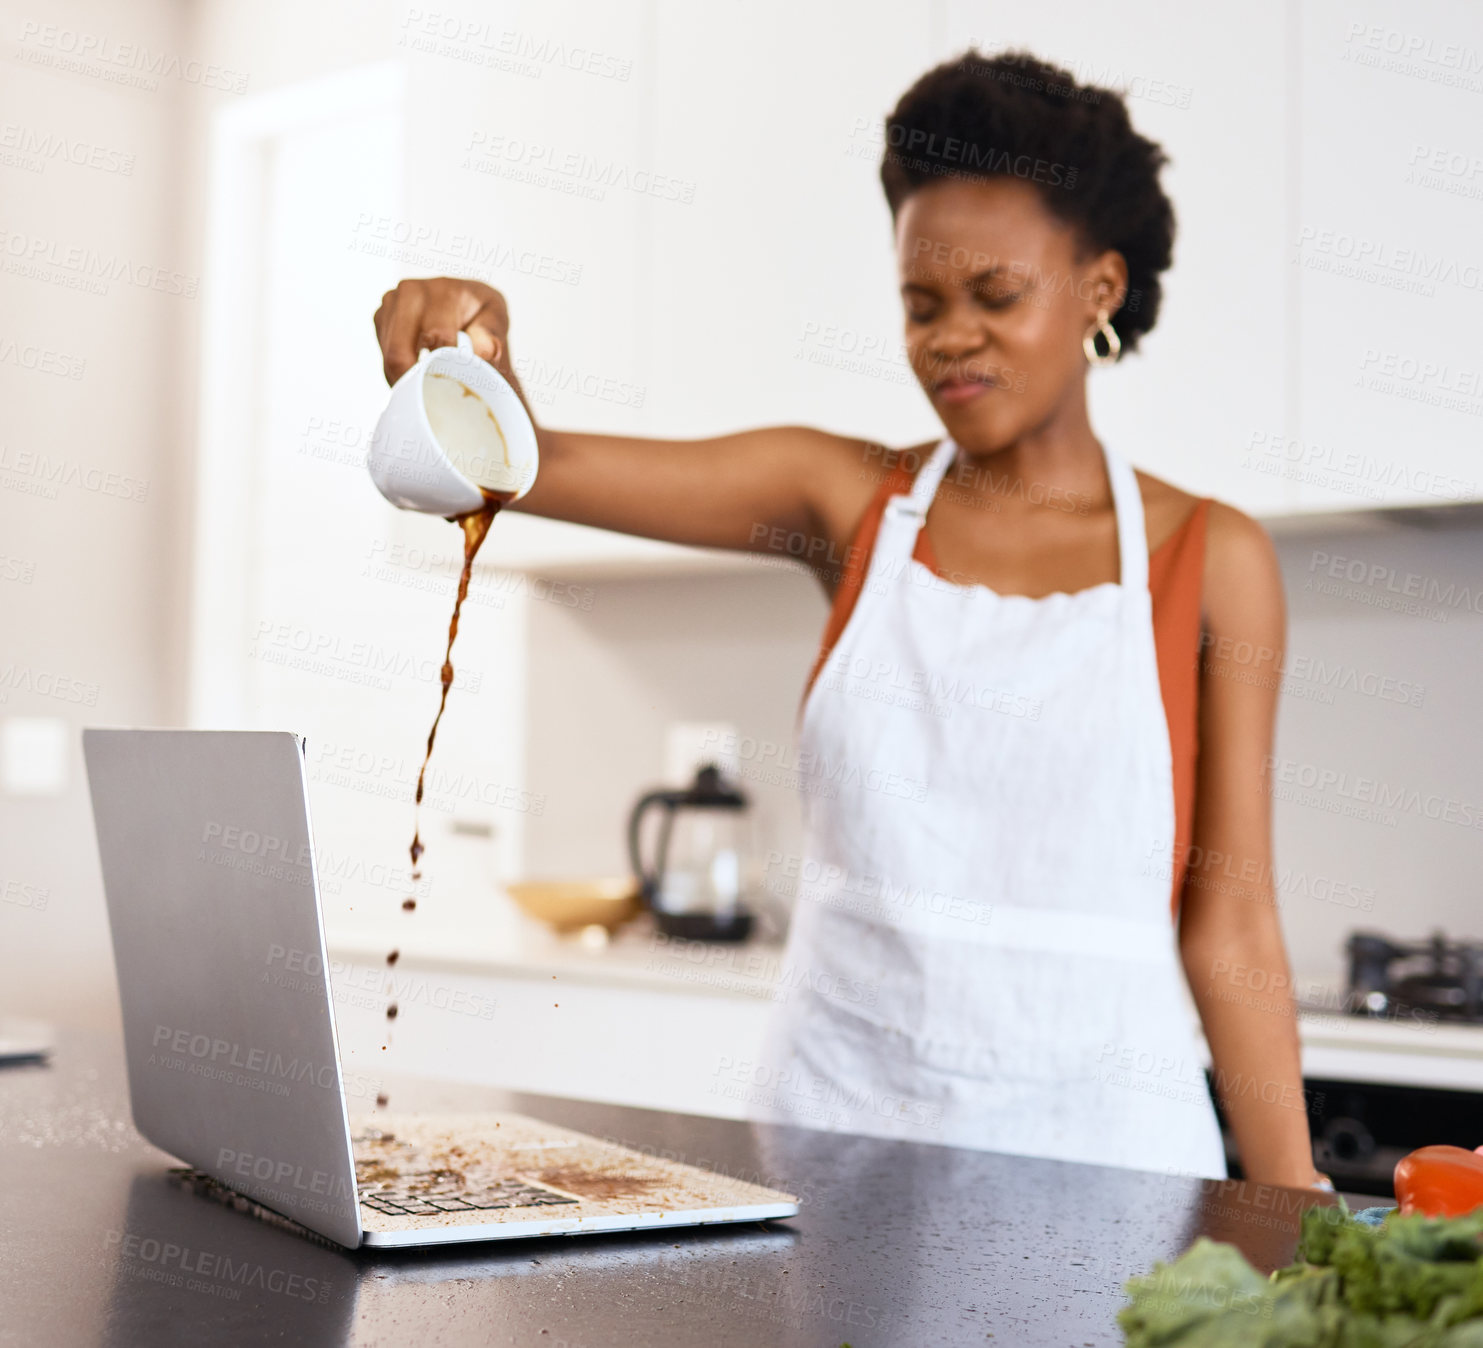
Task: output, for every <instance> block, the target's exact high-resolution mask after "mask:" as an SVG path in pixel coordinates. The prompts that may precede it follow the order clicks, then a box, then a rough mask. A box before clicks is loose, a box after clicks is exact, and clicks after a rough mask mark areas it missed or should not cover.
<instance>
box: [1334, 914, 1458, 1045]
mask: <svg viewBox="0 0 1483 1348" xmlns="http://www.w3.org/2000/svg"><path fill="white" fill-rule="evenodd" d="M1345 950H1346V951H1347V953H1348V955H1349V995H1348V996H1347V998H1346V999H1345V1005H1346V1008H1347V1009H1348V1010H1349V1012H1350V1013H1351V1014H1353V1015H1357V1016H1383V1017H1386V1018H1387V1019H1399V1018H1404V1017H1415V1018H1417V1019H1427V1020H1433V1021H1444V1020H1445V1021H1453V1022H1456V1023H1458V1024H1483V942H1480V941H1449V940H1448V939H1447V938H1446V936H1444V935H1443V934H1442V933H1441V932H1436V933H1435V934H1433V935H1432V936H1431V937H1430V938H1429V939H1428V940H1424V941H1397V940H1392V939H1391V938H1390V937H1388V936H1382V935H1381V934H1380V933H1378V932H1370V931H1356V932H1353V933H1351V935H1350V937H1349V940H1348V941H1347V942H1346V943H1345Z"/></svg>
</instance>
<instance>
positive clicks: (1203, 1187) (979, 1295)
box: [0, 1033, 1373, 1348]
mask: <svg viewBox="0 0 1483 1348" xmlns="http://www.w3.org/2000/svg"><path fill="white" fill-rule="evenodd" d="M396 1100H397V1106H398V1108H399V1109H401V1108H407V1109H421V1110H429V1111H431V1110H438V1111H441V1112H458V1111H461V1110H477V1109H484V1110H488V1109H513V1110H518V1111H520V1112H523V1113H528V1114H534V1115H536V1116H537V1117H542V1118H546V1119H548V1120H550V1121H551V1122H554V1123H559V1124H565V1125H568V1126H570V1127H574V1128H579V1129H582V1130H584V1131H586V1132H589V1133H594V1134H597V1135H598V1136H605V1137H611V1138H615V1139H617V1140H619V1141H622V1142H625V1143H627V1144H629V1145H631V1146H637V1147H640V1148H643V1149H649V1150H657V1151H659V1152H661V1153H662V1154H665V1155H669V1156H673V1157H675V1158H677V1159H680V1160H684V1161H689V1162H692V1163H694V1164H698V1165H704V1166H708V1167H710V1168H713V1169H718V1170H724V1171H727V1172H729V1173H732V1174H735V1175H738V1176H741V1177H744V1178H748V1179H754V1180H757V1181H759V1182H761V1183H765V1184H774V1185H777V1186H778V1187H781V1188H785V1189H788V1190H790V1191H791V1192H793V1193H795V1194H797V1195H799V1196H800V1197H801V1198H802V1199H803V1209H802V1212H801V1213H800V1214H799V1216H797V1217H795V1218H792V1219H790V1220H789V1221H786V1222H773V1223H754V1224H750V1225H748V1226H745V1227H734V1228H699V1229H693V1230H688V1231H687V1230H684V1229H680V1230H671V1231H658V1232H652V1233H644V1234H622V1233H620V1234H613V1235H605V1236H584V1237H576V1238H573V1237H564V1238H563V1237H558V1238H554V1239H543V1240H537V1241H511V1242H508V1243H498V1244H496V1243H490V1244H484V1245H462V1246H451V1247H450V1246H445V1247H442V1248H441V1249H439V1250H436V1251H433V1252H417V1251H391V1252H374V1253H373V1252H370V1251H360V1252H356V1253H351V1252H348V1251H337V1250H332V1249H328V1248H323V1247H321V1246H319V1245H316V1244H314V1243H312V1242H310V1241H307V1240H304V1239H301V1238H300V1237H298V1236H295V1235H292V1234H290V1233H288V1232H284V1231H280V1230H277V1229H274V1228H272V1227H269V1226H267V1225H265V1224H263V1223H261V1222H259V1221H256V1220H254V1219H253V1218H251V1217H248V1216H245V1215H242V1214H240V1213H237V1212H234V1211H232V1210H230V1209H228V1208H225V1207H222V1206H219V1205H217V1204H214V1203H211V1202H209V1201H207V1200H205V1199H202V1198H198V1197H196V1196H194V1195H192V1194H190V1193H187V1192H184V1191H183V1190H181V1189H179V1188H177V1187H176V1186H175V1185H174V1184H172V1183H171V1182H170V1181H168V1180H167V1179H166V1178H165V1171H166V1169H167V1167H169V1166H171V1165H174V1164H177V1163H176V1162H175V1161H174V1160H173V1159H171V1158H169V1157H167V1156H166V1155H165V1154H164V1153H163V1152H160V1151H158V1150H156V1149H155V1148H154V1147H151V1146H150V1145H149V1144H148V1143H146V1142H144V1141H143V1140H142V1139H141V1138H140V1137H139V1136H138V1134H136V1133H135V1132H134V1130H133V1127H132V1125H131V1124H130V1122H129V1116H128V1107H127V1101H126V1096H125V1091H124V1083H123V1050H122V1043H121V1041H120V1040H119V1039H117V1038H115V1037H113V1036H110V1035H106V1034H98V1033H93V1034H80V1033H74V1034H64V1035H63V1036H62V1038H61V1041H60V1047H59V1049H58V1051H57V1053H56V1056H55V1058H54V1059H53V1061H52V1063H51V1064H50V1065H47V1066H17V1067H6V1068H0V1194H3V1195H4V1222H3V1231H0V1307H3V1309H0V1344H4V1345H10V1344H17V1345H21V1344H24V1345H31V1344H37V1343H58V1344H103V1345H134V1344H139V1345H149V1346H150V1348H154V1346H155V1345H161V1344H172V1343H180V1344H202V1343H211V1344H233V1343H263V1342H269V1341H271V1342H274V1343H284V1344H311V1345H316V1348H318V1346H321V1345H324V1346H327V1345H336V1344H352V1343H354V1344H375V1345H399V1344H413V1343H415V1344H418V1345H460V1344H519V1345H524V1344H532V1345H540V1348H607V1346H608V1345H621V1344H645V1345H650V1344H665V1345H671V1344H674V1345H688V1344H696V1345H705V1346H706V1348H725V1346H726V1345H742V1344H745V1345H759V1344H788V1345H800V1346H801V1345H819V1346H820V1348H838V1346H839V1345H840V1344H844V1343H848V1344H850V1345H852V1346H853V1348H875V1346H876V1345H888V1344H890V1345H895V1344H959V1343H962V1344H985V1343H990V1344H993V1343H998V1344H1005V1345H1016V1346H1018V1345H1028V1344H1057V1345H1069V1346H1070V1348H1077V1346H1078V1345H1089V1344H1115V1343H1118V1342H1120V1341H1121V1335H1120V1334H1119V1332H1118V1329H1117V1324H1116V1320H1115V1318H1114V1317H1115V1315H1116V1312H1117V1309H1118V1307H1119V1306H1120V1305H1122V1304H1123V1294H1122V1283H1123V1280H1124V1279H1126V1278H1128V1277H1131V1276H1132V1275H1134V1274H1136V1273H1141V1272H1144V1271H1146V1270H1147V1269H1148V1268H1149V1267H1150V1266H1151V1265H1152V1262H1153V1260H1154V1259H1156V1258H1172V1257H1173V1256H1174V1255H1176V1254H1177V1253H1178V1252H1179V1251H1181V1250H1182V1249H1184V1248H1185V1247H1186V1246H1187V1245H1188V1244H1189V1243H1190V1241H1191V1240H1193V1239H1194V1237H1195V1236H1196V1235H1198V1234H1202V1233H1203V1234H1205V1235H1208V1236H1210V1237H1212V1238H1214V1239H1217V1240H1228V1241H1232V1242H1234V1243H1235V1244H1236V1245H1238V1246H1239V1247H1240V1248H1241V1249H1242V1250H1243V1251H1244V1252H1245V1253H1246V1255H1247V1257H1248V1258H1250V1259H1251V1260H1252V1262H1253V1263H1255V1264H1256V1265H1257V1266H1258V1267H1259V1268H1261V1269H1263V1270H1264V1271H1266V1270H1269V1269H1272V1268H1275V1267H1278V1266H1280V1265H1282V1264H1284V1263H1287V1262H1289V1260H1290V1259H1291V1255H1292V1250H1293V1245H1294V1242H1295V1240H1296V1237H1297V1216H1298V1214H1299V1213H1300V1212H1301V1211H1302V1210H1303V1208H1305V1207H1306V1206H1309V1205H1310V1204H1312V1203H1314V1202H1318V1201H1323V1199H1322V1196H1321V1195H1318V1194H1314V1193H1308V1192H1304V1191H1298V1190H1286V1189H1275V1188H1272V1187H1269V1186H1262V1185H1254V1184H1246V1183H1241V1182H1237V1181H1227V1182H1225V1183H1216V1182H1214V1181H1200V1180H1189V1179H1181V1178H1175V1177H1168V1176H1161V1175H1157V1174H1148V1173H1142V1172H1136V1171H1127V1170H1114V1169H1103V1168H1100V1167H1093V1166H1079V1165H1069V1164H1063V1163H1060V1162H1054V1161H1037V1160H1027V1159H1024V1158H1020V1157H1013V1156H1003V1155H998V1154H994V1153H990V1152H976V1151H964V1150H959V1149H957V1148H952V1147H940V1146H929V1145H924V1144H920V1143H913V1142H891V1141H883V1140H879V1139H875V1138H863V1137H854V1136H846V1135H841V1134H834V1133H824V1132H817V1131H814V1130H810V1129H799V1128H785V1127H773V1126H763V1125H751V1124H745V1123H737V1122H733V1121H731V1120H723V1119H705V1118H698V1117H694V1116H689V1115H675V1114H664V1113H657V1112H652V1111H648V1110H639V1109H628V1108H622V1107H619V1106H613V1105H600V1104H591V1103H585V1102H582V1101H576V1100H563V1099H554V1098H549V1097H544V1096H530V1095H520V1094H513V1093H505V1092H500V1091H491V1090H487V1089H480V1088H475V1087H463V1086H447V1085H440V1084H437V1083H429V1082H416V1081H410V1080H409V1081H406V1082H404V1083H400V1084H399V1085H398V1086H397V1087H396ZM1372 1201H1373V1200H1368V1199H1355V1200H1353V1201H1352V1205H1357V1206H1364V1205H1366V1204H1367V1203H1369V1202H1372ZM126 1251H127V1252H128V1256H127V1257H126V1254H125V1252H126ZM186 1265H189V1267H190V1269H191V1270H192V1271H190V1272H185V1271H182V1270H183V1268H184V1267H185V1266H186Z"/></svg>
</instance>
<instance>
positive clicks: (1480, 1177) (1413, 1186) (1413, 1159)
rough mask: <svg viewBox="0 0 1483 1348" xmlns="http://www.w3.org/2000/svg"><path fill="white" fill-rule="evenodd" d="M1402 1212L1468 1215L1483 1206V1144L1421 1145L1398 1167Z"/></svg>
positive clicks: (1397, 1197) (1396, 1173) (1399, 1200)
mask: <svg viewBox="0 0 1483 1348" xmlns="http://www.w3.org/2000/svg"><path fill="white" fill-rule="evenodd" d="M1395 1196H1396V1201H1397V1203H1399V1205H1400V1209H1401V1215H1402V1216H1406V1217H1409V1216H1411V1215H1412V1214H1413V1213H1421V1214H1423V1215H1424V1216H1427V1217H1464V1216H1466V1215H1467V1214H1468V1213H1470V1212H1472V1211H1473V1210H1474V1209H1475V1208H1480V1207H1483V1147H1480V1148H1479V1149H1478V1150H1477V1151H1468V1150H1467V1149H1466V1148H1465V1147H1420V1148H1418V1149H1417V1150H1416V1151H1413V1152H1412V1153H1411V1154H1410V1155H1409V1156H1403V1157H1401V1159H1400V1160H1399V1161H1397V1162H1396V1167H1395Z"/></svg>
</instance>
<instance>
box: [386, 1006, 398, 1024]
mask: <svg viewBox="0 0 1483 1348" xmlns="http://www.w3.org/2000/svg"><path fill="white" fill-rule="evenodd" d="M386 1019H387V1020H395V1019H396V1003H395V1002H393V1003H392V1004H391V1005H390V1006H388V1007H387V1008H386Z"/></svg>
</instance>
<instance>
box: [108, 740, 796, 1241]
mask: <svg viewBox="0 0 1483 1348" xmlns="http://www.w3.org/2000/svg"><path fill="white" fill-rule="evenodd" d="M83 753H84V757H85V759H86V762H87V775H88V787H89V790H90V792H91V794H92V802H93V819H94V823H95V825H96V829H97V836H98V852H99V856H100V858H101V860H102V867H103V885H104V890H105V893H106V896H107V902H108V921H109V927H110V929H111V931H112V935H113V954H114V962H115V965H116V967H117V971H118V986H119V999H120V1002H121V1003H122V1008H123V1026H124V1047H125V1053H126V1057H127V1066H128V1085H129V1101H130V1107H131V1110H132V1113H133V1117H134V1124H135V1127H137V1128H138V1130H139V1132H140V1133H142V1134H143V1135H144V1137H146V1138H147V1139H148V1140H149V1141H150V1142H152V1143H154V1145H155V1146H157V1147H159V1148H161V1149H162V1150H163V1151H166V1152H169V1153H170V1154H171V1155H172V1156H176V1157H179V1158H180V1159H181V1160H182V1161H184V1162H186V1163H187V1165H188V1166H190V1167H193V1173H192V1174H191V1175H190V1176H189V1180H190V1183H191V1184H192V1186H193V1187H195V1188H197V1189H198V1191H203V1192H208V1193H210V1194H211V1195H212V1196H215V1197H218V1198H223V1199H225V1200H226V1201H230V1202H232V1203H233V1204H234V1206H238V1207H242V1208H245V1209H247V1210H250V1211H253V1212H256V1213H257V1214H258V1215H259V1216H262V1217H264V1218H266V1219H269V1220H277V1221H278V1222H287V1223H288V1224H291V1225H292V1226H293V1227H294V1228H295V1229H299V1230H301V1231H307V1232H312V1233H315V1234H317V1235H318V1236H321V1237H323V1238H325V1239H327V1240H329V1241H332V1242H334V1243H335V1244H337V1245H341V1246H346V1247H351V1248H353V1247H357V1246H362V1245H376V1246H387V1245H432V1244H440V1243H444V1242H450V1241H469V1240H507V1239H511V1238H515V1237H524V1236H550V1235H559V1234H573V1235H574V1234H579V1233H583V1232H589V1231H636V1230H645V1229H649V1228H652V1227H675V1226H696V1225H702V1224H709V1223H716V1222H750V1221H759V1220H766V1219H771V1218H778V1217H791V1216H794V1215H795V1214H796V1213H797V1212H798V1200H797V1199H796V1198H795V1197H793V1196H792V1195H791V1194H786V1193H782V1192H779V1191H778V1190H775V1189H767V1188H763V1187H762V1186H760V1185H756V1184H750V1183H747V1182H745V1181H742V1180H737V1179H732V1178H730V1177H728V1176H724V1175H718V1174H714V1173H712V1172H711V1171H707V1170H702V1169H699V1168H697V1167H695V1166H689V1165H683V1164H680V1163H679V1162H675V1161H670V1160H667V1159H663V1158H659V1157H653V1156H648V1155H645V1154H643V1153H641V1152H638V1151H633V1150H630V1149H628V1148H626V1147H621V1146H617V1145H615V1144H613V1143H610V1142H606V1141H602V1140H599V1139H598V1138H594V1137H589V1136H587V1135H586V1134H584V1133H578V1132H573V1131H571V1130H569V1129H565V1128H558V1127H556V1126H554V1125H552V1124H547V1123H542V1122H540V1121H539V1120H536V1119H532V1118H527V1117H525V1116H523V1115H515V1114H499V1115H470V1116H459V1117H453V1116H449V1117H432V1116H423V1117H419V1116H413V1115H404V1116H398V1115H394V1114H390V1113H387V1112H382V1111H377V1112H375V1113H373V1114H369V1115H367V1116H366V1117H362V1118H357V1119H353V1120H352V1118H351V1116H350V1113H349V1111H348V1109H347V1104H346V1093H345V1082H344V1078H343V1075H342V1072H341V1066H340V1058H339V1052H338V1043H337V1039H336V1034H335V1016H334V1007H333V1003H332V1000H331V987H330V984H329V975H328V973H327V970H328V969H329V959H328V956H327V952H326V950H325V940H324V921H323V914H322V911H321V906H320V897H319V887H318V881H317V877H316V872H315V857H314V842H313V834H312V832H311V830H310V825H309V801H308V791H307V784H306V776H305V765H304V741H303V739H302V738H301V737H300V736H298V735H293V734H289V733H285V732H276V731H202V730H98V729H89V730H85V731H84V732H83ZM283 951H295V952H301V953H300V957H299V958H297V959H296V960H295V961H294V968H295V970H296V973H295V977H294V978H293V979H292V980H289V981H287V982H285V981H284V980H283V979H282V977H281V976H279V977H277V978H273V977H270V976H269V975H270V974H273V973H274V972H275V971H278V970H281V967H282V952H283ZM310 970H315V971H317V972H314V973H311V972H309V971H310Z"/></svg>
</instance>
